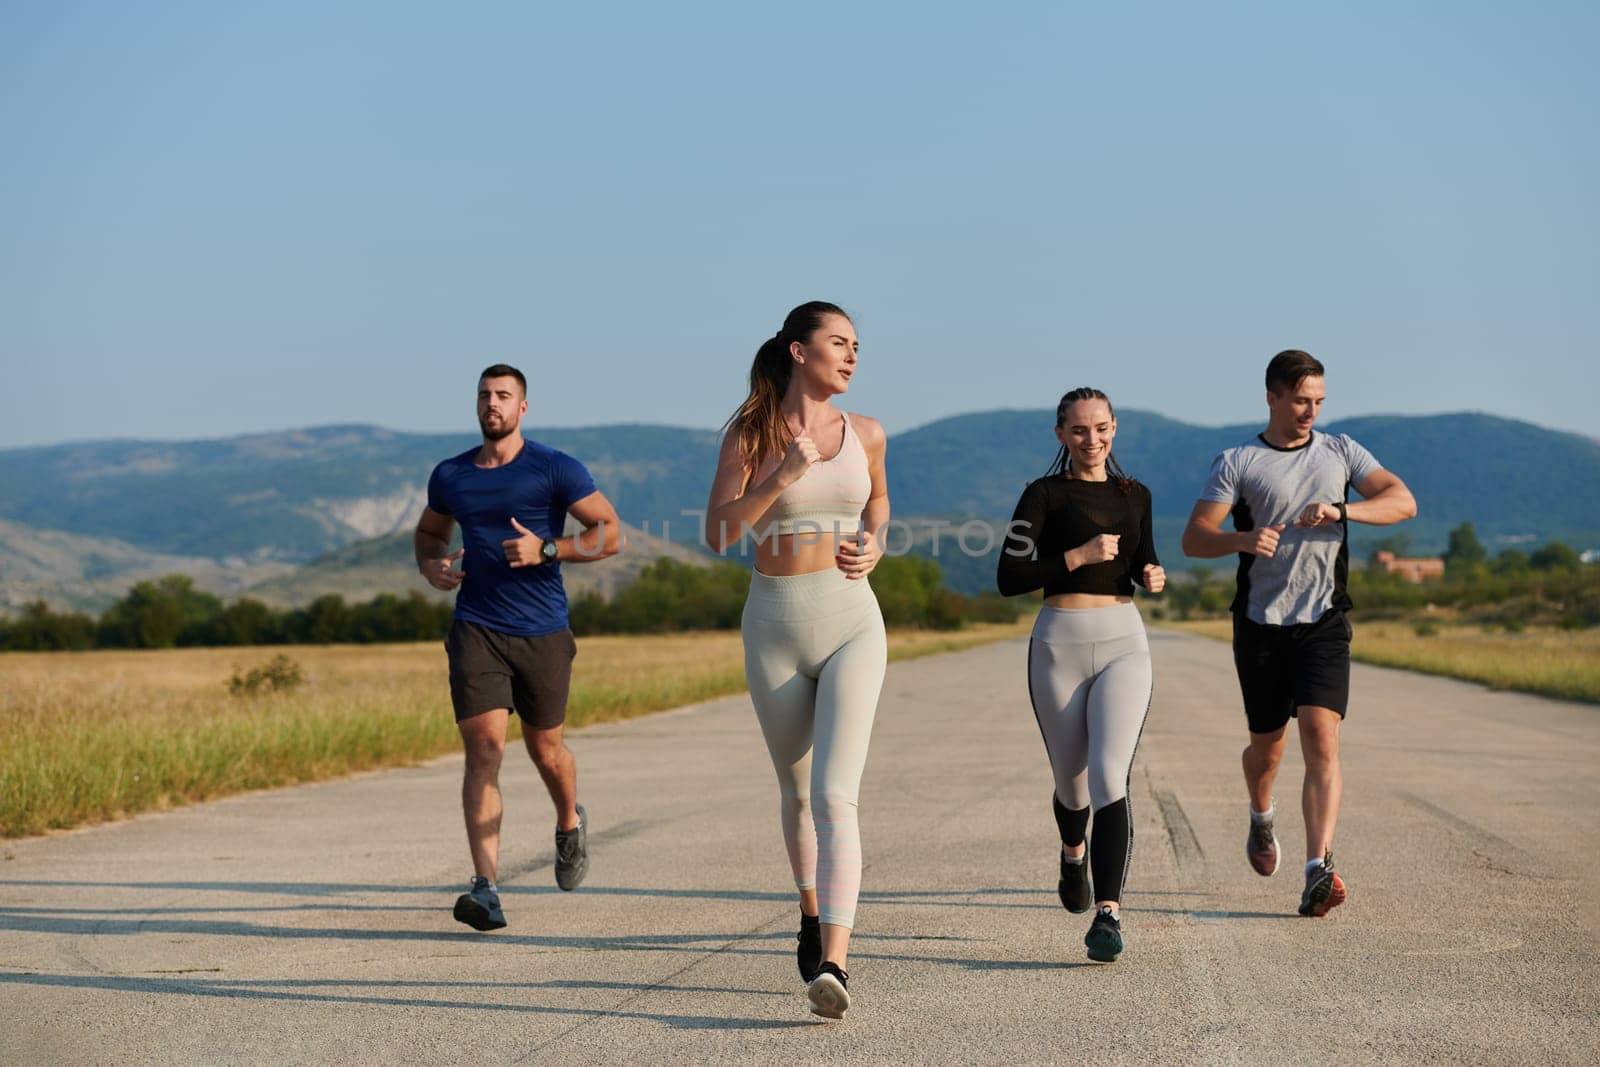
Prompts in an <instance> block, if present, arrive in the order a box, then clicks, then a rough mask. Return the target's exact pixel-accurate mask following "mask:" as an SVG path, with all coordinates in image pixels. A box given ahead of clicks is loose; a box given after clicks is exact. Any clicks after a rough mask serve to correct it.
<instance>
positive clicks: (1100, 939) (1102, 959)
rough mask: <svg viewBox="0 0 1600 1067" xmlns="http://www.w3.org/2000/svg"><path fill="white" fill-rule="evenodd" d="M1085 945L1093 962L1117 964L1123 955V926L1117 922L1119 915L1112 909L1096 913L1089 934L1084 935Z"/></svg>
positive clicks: (1102, 909) (1104, 909) (1103, 909)
mask: <svg viewBox="0 0 1600 1067" xmlns="http://www.w3.org/2000/svg"><path fill="white" fill-rule="evenodd" d="M1083 943H1084V944H1085V945H1087V946H1088V947H1089V958H1090V959H1091V960H1095V961H1097V962H1099V963H1115V962H1117V957H1118V956H1120V955H1122V924H1121V923H1119V922H1118V921H1117V913H1116V912H1114V911H1112V910H1111V909H1110V908H1101V909H1100V910H1099V911H1097V912H1095V916H1094V922H1092V923H1090V924H1089V932H1088V933H1086V934H1084V935H1083Z"/></svg>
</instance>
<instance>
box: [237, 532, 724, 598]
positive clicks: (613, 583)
mask: <svg viewBox="0 0 1600 1067" xmlns="http://www.w3.org/2000/svg"><path fill="white" fill-rule="evenodd" d="M624 535H625V536H626V537H627V539H628V542H627V549H626V551H624V552H623V553H621V554H619V555H616V556H612V557H611V558H609V559H602V560H596V561H595V562H593V563H563V564H562V565H561V577H562V580H563V581H564V582H565V584H566V587H567V595H568V596H569V597H570V598H573V599H576V598H577V597H580V596H583V595H584V594H585V593H597V594H599V595H600V596H602V597H604V598H606V599H610V598H611V596H612V595H613V594H615V593H616V592H617V591H618V590H619V589H621V588H622V587H623V586H625V585H627V584H628V583H629V582H631V581H633V579H634V578H636V577H638V575H639V572H640V571H642V570H644V569H645V568H646V567H648V566H649V565H650V564H652V563H654V562H655V561H656V560H658V559H662V558H663V557H665V558H670V559H675V560H677V561H679V562H680V563H689V564H694V565H704V564H709V563H710V561H711V557H710V556H707V555H705V554H703V553H699V552H695V551H693V550H692V549H688V548H685V547H683V546H682V545H675V544H672V543H671V542H669V541H663V540H661V539H660V538H659V537H651V536H650V535H649V534H646V533H642V532H641V531H639V530H635V529H632V528H631V527H628V528H625V530H624ZM458 542H459V539H458ZM453 547H459V544H458V545H457V546H453ZM412 590H416V591H417V592H420V593H423V594H426V595H428V596H432V597H435V598H437V599H439V600H453V599H454V598H455V594H454V593H445V592H441V591H440V590H437V589H434V588H433V587H432V586H430V585H428V583H427V582H425V581H423V580H422V577H421V576H420V575H418V574H417V568H416V562H415V556H414V554H413V550H412V547H411V531H410V530H409V529H406V530H398V531H396V532H394V533H389V534H384V535H383V536H381V537H373V538H368V539H367V540H364V541H357V542H355V543H354V544H350V545H345V546H344V547H343V548H338V549H335V550H334V551H332V552H329V553H328V554H327V555H325V556H321V557H319V558H317V559H315V560H313V561H311V562H310V563H308V564H306V565H305V566H303V567H299V568H296V569H293V570H291V571H289V572H288V573H286V574H282V575H280V576H277V577H274V578H270V579H268V580H267V581H264V582H261V583H260V584H258V585H254V586H251V587H250V588H248V589H245V590H244V595H246V596H252V597H255V598H256V599H258V600H263V601H266V602H267V603H269V604H272V605H274V606H275V607H299V606H301V605H303V604H307V603H309V602H311V601H312V600H315V599H316V598H317V597H319V596H324V595H326V594H329V593H336V594H338V595H339V596H342V597H344V598H345V600H347V601H352V602H354V601H363V600H370V599H371V598H372V597H375V596H377V595H378V594H380V593H394V594H396V595H400V596H404V595H405V594H406V593H409V592H411V591H412Z"/></svg>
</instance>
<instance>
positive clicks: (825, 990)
mask: <svg viewBox="0 0 1600 1067" xmlns="http://www.w3.org/2000/svg"><path fill="white" fill-rule="evenodd" d="M849 985H850V976H849V975H848V974H845V973H844V972H843V971H841V970H840V969H839V965H838V964H837V963H834V962H833V961H832V960H824V961H823V962H822V963H821V964H820V965H819V966H818V967H817V976H816V977H815V978H813V979H811V981H810V982H809V983H808V984H807V985H806V1000H807V1001H809V1002H810V1003H811V1014H812V1015H820V1016H822V1017H823V1018H824V1019H843V1018H844V1013H845V1012H846V1011H848V1010H849V1009H850V990H849V988H848V987H849Z"/></svg>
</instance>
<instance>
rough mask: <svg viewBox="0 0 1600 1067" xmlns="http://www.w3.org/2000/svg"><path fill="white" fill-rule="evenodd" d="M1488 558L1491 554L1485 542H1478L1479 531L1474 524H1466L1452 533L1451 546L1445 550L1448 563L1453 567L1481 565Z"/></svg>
mask: <svg viewBox="0 0 1600 1067" xmlns="http://www.w3.org/2000/svg"><path fill="white" fill-rule="evenodd" d="M1488 556H1489V553H1488V551H1487V550H1486V549H1485V548H1484V547H1483V542H1482V541H1479V540H1478V531H1476V530H1474V529H1473V528H1472V523H1470V522H1464V523H1462V524H1461V525H1460V526H1457V527H1456V528H1455V529H1453V530H1451V531H1450V545H1449V547H1447V548H1446V549H1445V550H1444V559H1445V562H1446V563H1449V564H1451V565H1452V566H1454V565H1456V564H1463V563H1479V562H1482V561H1483V560H1485V559H1487V558H1488Z"/></svg>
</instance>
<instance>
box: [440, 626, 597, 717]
mask: <svg viewBox="0 0 1600 1067" xmlns="http://www.w3.org/2000/svg"><path fill="white" fill-rule="evenodd" d="M444 648H445V651H446V652H448V653H449V655H450V702H451V703H452V704H454V705H455V709H456V722H460V721H461V720H462V719H470V718H472V717H473V716H474V715H482V714H483V713H484V712H486V711H493V710H494V709H495V708H510V709H511V710H512V711H513V712H515V713H516V714H518V715H521V716H522V721H523V722H524V723H526V724H527V725H529V726H532V727H534V728H535V729H539V730H548V729H550V728H551V727H553V726H560V725H561V724H562V723H563V722H565V721H566V718H567V691H568V689H570V688H571V685H572V658H573V657H574V656H576V655H577V654H578V642H577V640H576V639H575V638H574V637H573V636H572V631H571V630H557V631H556V632H555V633H553V634H543V635H541V636H539V637H516V636H514V635H512V634H503V633H499V632H498V631H495V630H491V629H489V628H488V627H486V626H479V625H478V624H477V623H475V622H466V621H465V620H462V619H456V620H455V621H454V622H452V623H451V624H450V636H448V637H446V638H445V639H444Z"/></svg>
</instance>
